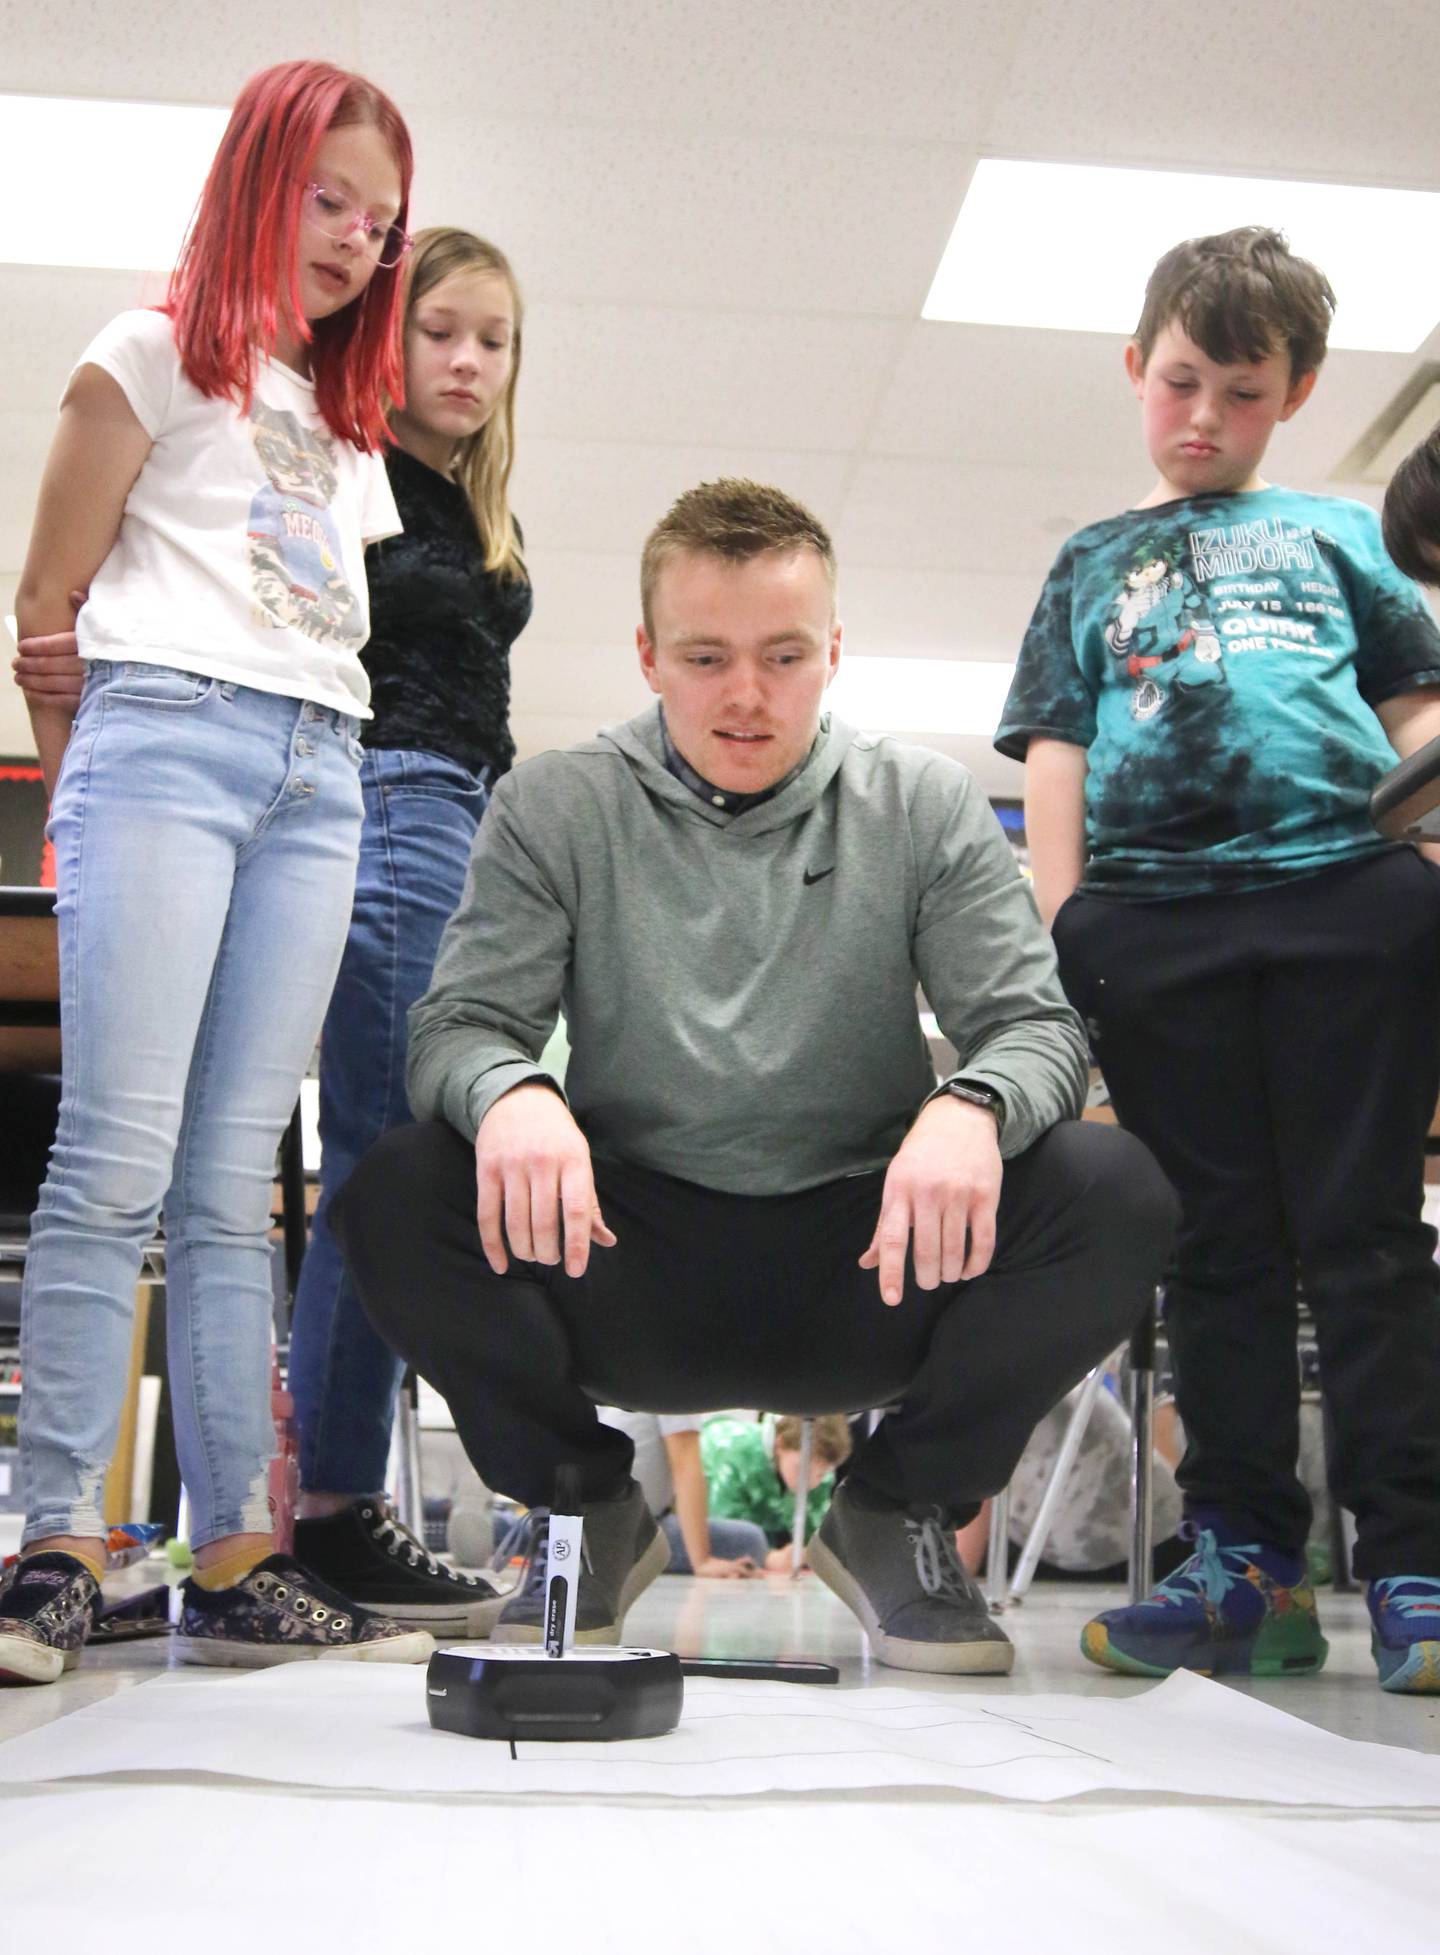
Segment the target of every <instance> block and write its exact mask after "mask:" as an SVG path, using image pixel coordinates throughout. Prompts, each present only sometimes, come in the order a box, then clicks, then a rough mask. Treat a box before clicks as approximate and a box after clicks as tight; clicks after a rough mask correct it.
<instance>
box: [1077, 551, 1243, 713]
mask: <svg viewBox="0 0 1440 1955" xmlns="http://www.w3.org/2000/svg"><path fill="white" fill-rule="evenodd" d="M1175 554H1176V553H1175V552H1174V551H1173V549H1172V547H1171V546H1170V545H1169V544H1168V543H1165V542H1161V541H1158V540H1157V539H1156V538H1154V537H1142V538H1141V539H1140V541H1139V542H1138V543H1137V544H1136V546H1135V549H1134V551H1133V553H1132V555H1131V559H1130V568H1129V570H1128V571H1127V572H1126V573H1125V582H1124V584H1123V586H1122V588H1121V591H1120V595H1119V596H1118V597H1117V598H1116V600H1115V616H1114V617H1113V618H1112V619H1111V621H1110V623H1109V624H1108V625H1107V626H1106V628H1105V642H1106V644H1107V645H1108V646H1109V647H1110V649H1111V651H1112V652H1113V653H1114V654H1115V656H1116V658H1117V659H1121V660H1123V662H1124V666H1125V670H1126V672H1127V674H1128V675H1129V677H1130V678H1132V679H1135V680H1136V681H1138V683H1137V685H1136V687H1135V690H1134V692H1133V693H1132V694H1131V695H1130V710H1131V712H1132V713H1133V714H1134V716H1135V718H1136V719H1137V720H1148V719H1153V718H1154V717H1155V715H1156V714H1157V713H1158V712H1159V711H1160V708H1161V707H1162V706H1163V705H1164V703H1165V692H1164V690H1163V688H1162V686H1161V684H1160V681H1161V679H1162V678H1167V677H1168V679H1169V680H1170V683H1171V684H1172V685H1173V686H1174V687H1175V688H1176V690H1177V691H1180V692H1194V691H1197V690H1198V689H1199V688H1200V687H1201V686H1213V685H1224V684H1225V668H1224V666H1223V665H1222V664H1221V662H1220V640H1219V637H1218V636H1217V634H1216V631H1215V627H1214V625H1213V624H1212V623H1211V622H1210V618H1209V615H1208V612H1207V610H1206V605H1205V600H1204V598H1203V597H1202V596H1201V594H1200V592H1199V591H1198V590H1197V589H1196V588H1195V585H1194V584H1193V583H1192V582H1191V581H1190V578H1189V577H1188V576H1187V575H1186V573H1185V572H1184V571H1183V570H1182V569H1181V568H1180V566H1179V564H1178V563H1177V562H1176V561H1175ZM1165 668H1173V669H1171V670H1169V671H1167V670H1166V669H1165Z"/></svg>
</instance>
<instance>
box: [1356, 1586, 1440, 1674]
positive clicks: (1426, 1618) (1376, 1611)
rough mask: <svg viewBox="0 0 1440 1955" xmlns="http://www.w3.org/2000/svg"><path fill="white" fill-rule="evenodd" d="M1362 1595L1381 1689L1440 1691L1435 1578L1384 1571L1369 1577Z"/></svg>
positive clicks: (1439, 1592) (1439, 1593)
mask: <svg viewBox="0 0 1440 1955" xmlns="http://www.w3.org/2000/svg"><path fill="white" fill-rule="evenodd" d="M1365 1600H1366V1602H1367V1603H1368V1604H1369V1608H1370V1650H1371V1654H1372V1655H1373V1656H1374V1658H1375V1666H1376V1668H1377V1669H1378V1670H1379V1672H1380V1688H1381V1689H1382V1690H1404V1691H1413V1692H1415V1693H1416V1694H1417V1695H1422V1694H1425V1695H1428V1694H1429V1693H1430V1692H1432V1691H1440V1579H1437V1578H1436V1577H1435V1576H1434V1575H1386V1576H1384V1577H1383V1578H1382V1579H1381V1580H1380V1581H1378V1582H1371V1584H1370V1588H1369V1592H1368V1593H1367V1595H1366V1597H1365Z"/></svg>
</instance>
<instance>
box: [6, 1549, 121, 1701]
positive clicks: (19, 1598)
mask: <svg viewBox="0 0 1440 1955" xmlns="http://www.w3.org/2000/svg"><path fill="white" fill-rule="evenodd" d="M99 1599H100V1584H99V1583H98V1582H97V1581H96V1579H95V1577H94V1576H93V1575H92V1574H91V1573H90V1570H89V1569H88V1568H87V1567H86V1566H85V1564H84V1562H83V1561H78V1560H77V1559H76V1558H75V1556H74V1555H70V1554H59V1553H56V1552H55V1551H53V1550H49V1551H47V1552H45V1553H44V1554H32V1555H25V1556H23V1557H22V1559H21V1560H19V1561H17V1562H15V1563H13V1564H12V1565H11V1566H10V1567H9V1568H7V1569H6V1570H5V1571H4V1573H3V1574H0V1684H9V1683H54V1682H55V1680H56V1678H57V1677H58V1676H59V1675H60V1673H61V1671H62V1670H73V1669H74V1668H75V1665H76V1664H77V1663H78V1662H79V1661H80V1650H81V1647H82V1645H83V1644H84V1642H85V1639H86V1637H87V1636H88V1635H89V1634H90V1627H91V1624H92V1623H93V1621H94V1619H95V1605H96V1603H97V1602H98V1601H99Z"/></svg>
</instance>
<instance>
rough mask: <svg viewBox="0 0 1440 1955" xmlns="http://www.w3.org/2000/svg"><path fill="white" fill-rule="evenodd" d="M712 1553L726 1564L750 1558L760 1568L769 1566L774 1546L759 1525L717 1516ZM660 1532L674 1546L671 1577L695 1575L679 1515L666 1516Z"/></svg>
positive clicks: (713, 1520) (713, 1519)
mask: <svg viewBox="0 0 1440 1955" xmlns="http://www.w3.org/2000/svg"><path fill="white" fill-rule="evenodd" d="M709 1528H710V1552H711V1554H713V1555H719V1557H720V1559H721V1560H722V1561H738V1560H739V1559H740V1557H741V1555H747V1554H748V1555H749V1557H750V1559H751V1560H752V1561H753V1562H754V1564H755V1566H756V1567H757V1568H763V1567H764V1566H765V1557H766V1555H767V1554H768V1553H769V1552H770V1543H769V1542H768V1541H767V1540H766V1538H765V1530H764V1528H763V1527H760V1526H759V1525H758V1524H757V1523H756V1522H755V1521H726V1520H719V1519H717V1518H716V1516H715V1515H714V1514H712V1515H711V1516H710V1519H709ZM660 1531H661V1533H662V1534H663V1535H664V1536H665V1539H666V1540H667V1541H668V1542H669V1543H670V1566H669V1567H668V1568H667V1569H666V1571H665V1572H666V1574H667V1575H693V1574H694V1572H695V1571H694V1569H693V1568H692V1567H691V1566H690V1551H689V1549H688V1548H687V1547H686V1546H685V1536H684V1535H683V1534H682V1533H681V1532H680V1519H679V1516H678V1515H677V1514H673V1513H672V1514H666V1515H665V1516H664V1518H663V1519H662V1520H661V1522H660Z"/></svg>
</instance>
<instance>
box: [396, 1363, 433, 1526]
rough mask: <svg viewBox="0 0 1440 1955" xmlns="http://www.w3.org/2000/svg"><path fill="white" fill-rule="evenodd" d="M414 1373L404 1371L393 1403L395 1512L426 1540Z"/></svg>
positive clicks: (403, 1523)
mask: <svg viewBox="0 0 1440 1955" xmlns="http://www.w3.org/2000/svg"><path fill="white" fill-rule="evenodd" d="M418 1396H419V1395H418V1392H417V1390H416V1385H415V1374H414V1372H413V1371H407V1372H406V1374H405V1378H404V1382H403V1383H402V1384H401V1386H400V1393H399V1396H398V1397H397V1398H396V1400H395V1437H394V1441H393V1443H392V1449H391V1450H392V1456H393V1458H394V1461H395V1510H396V1513H397V1514H398V1515H399V1517H400V1524H401V1526H402V1527H408V1528H409V1529H410V1532H411V1533H412V1534H414V1535H415V1536H416V1537H417V1538H418V1539H419V1540H422V1541H423V1540H424V1538H425V1495H424V1490H423V1488H422V1486H421V1483H420V1413H419V1407H418Z"/></svg>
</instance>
